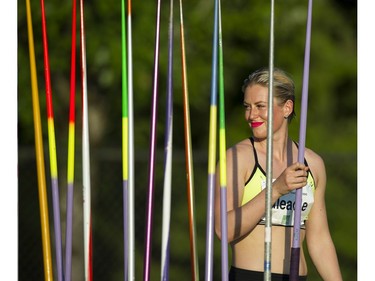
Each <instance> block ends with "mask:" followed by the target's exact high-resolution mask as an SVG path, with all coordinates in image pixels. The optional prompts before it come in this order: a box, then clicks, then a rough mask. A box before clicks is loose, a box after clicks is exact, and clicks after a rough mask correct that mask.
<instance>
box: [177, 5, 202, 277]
mask: <svg viewBox="0 0 375 281" xmlns="http://www.w3.org/2000/svg"><path fill="white" fill-rule="evenodd" d="M180 32H181V59H182V86H183V99H184V121H185V122H184V125H185V126H184V128H185V130H184V131H185V157H186V169H187V174H186V176H187V194H188V209H189V226H190V257H191V259H192V264H191V269H192V274H193V280H199V270H198V255H197V245H196V244H197V242H196V229H195V206H194V203H195V202H194V173H193V154H192V148H191V129H190V127H191V126H190V111H189V93H188V82H187V73H186V54H185V35H184V22H183V9H182V0H180Z"/></svg>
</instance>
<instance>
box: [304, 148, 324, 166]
mask: <svg viewBox="0 0 375 281" xmlns="http://www.w3.org/2000/svg"><path fill="white" fill-rule="evenodd" d="M305 158H306V161H307V162H308V163H309V164H310V163H311V164H314V165H324V161H323V158H322V157H321V156H320V155H319V154H318V153H316V152H315V151H313V150H312V149H310V148H307V147H306V148H305Z"/></svg>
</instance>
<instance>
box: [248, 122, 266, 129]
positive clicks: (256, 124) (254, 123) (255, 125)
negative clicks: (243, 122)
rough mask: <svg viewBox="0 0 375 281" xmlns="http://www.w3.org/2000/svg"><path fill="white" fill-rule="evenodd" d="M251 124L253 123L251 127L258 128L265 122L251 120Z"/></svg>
mask: <svg viewBox="0 0 375 281" xmlns="http://www.w3.org/2000/svg"><path fill="white" fill-rule="evenodd" d="M250 124H251V128H256V127H259V126H260V125H262V124H263V122H251V123H250Z"/></svg>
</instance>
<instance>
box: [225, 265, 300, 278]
mask: <svg viewBox="0 0 375 281" xmlns="http://www.w3.org/2000/svg"><path fill="white" fill-rule="evenodd" d="M263 280H264V273H263V272H259V271H252V270H246V269H241V268H236V267H234V266H232V267H231V268H230V271H229V281H263ZM271 280H272V281H289V275H288V274H278V273H272V274H271ZM306 280H307V276H300V277H299V281H306Z"/></svg>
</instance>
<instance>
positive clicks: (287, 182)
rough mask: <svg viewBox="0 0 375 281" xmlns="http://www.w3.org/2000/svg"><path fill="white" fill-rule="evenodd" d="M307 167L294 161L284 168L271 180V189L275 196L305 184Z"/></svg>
mask: <svg viewBox="0 0 375 281" xmlns="http://www.w3.org/2000/svg"><path fill="white" fill-rule="evenodd" d="M308 170H309V167H307V166H305V165H304V164H302V163H298V162H296V163H294V164H292V165H291V166H289V167H288V168H286V169H285V170H284V171H283V172H282V173H281V175H280V176H279V177H278V178H277V179H276V180H275V181H274V182H273V185H272V191H273V193H274V195H275V196H277V198H279V197H281V196H283V195H284V194H287V193H289V192H291V191H293V190H295V189H298V188H301V187H304V186H305V185H306V184H307V171H308Z"/></svg>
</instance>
